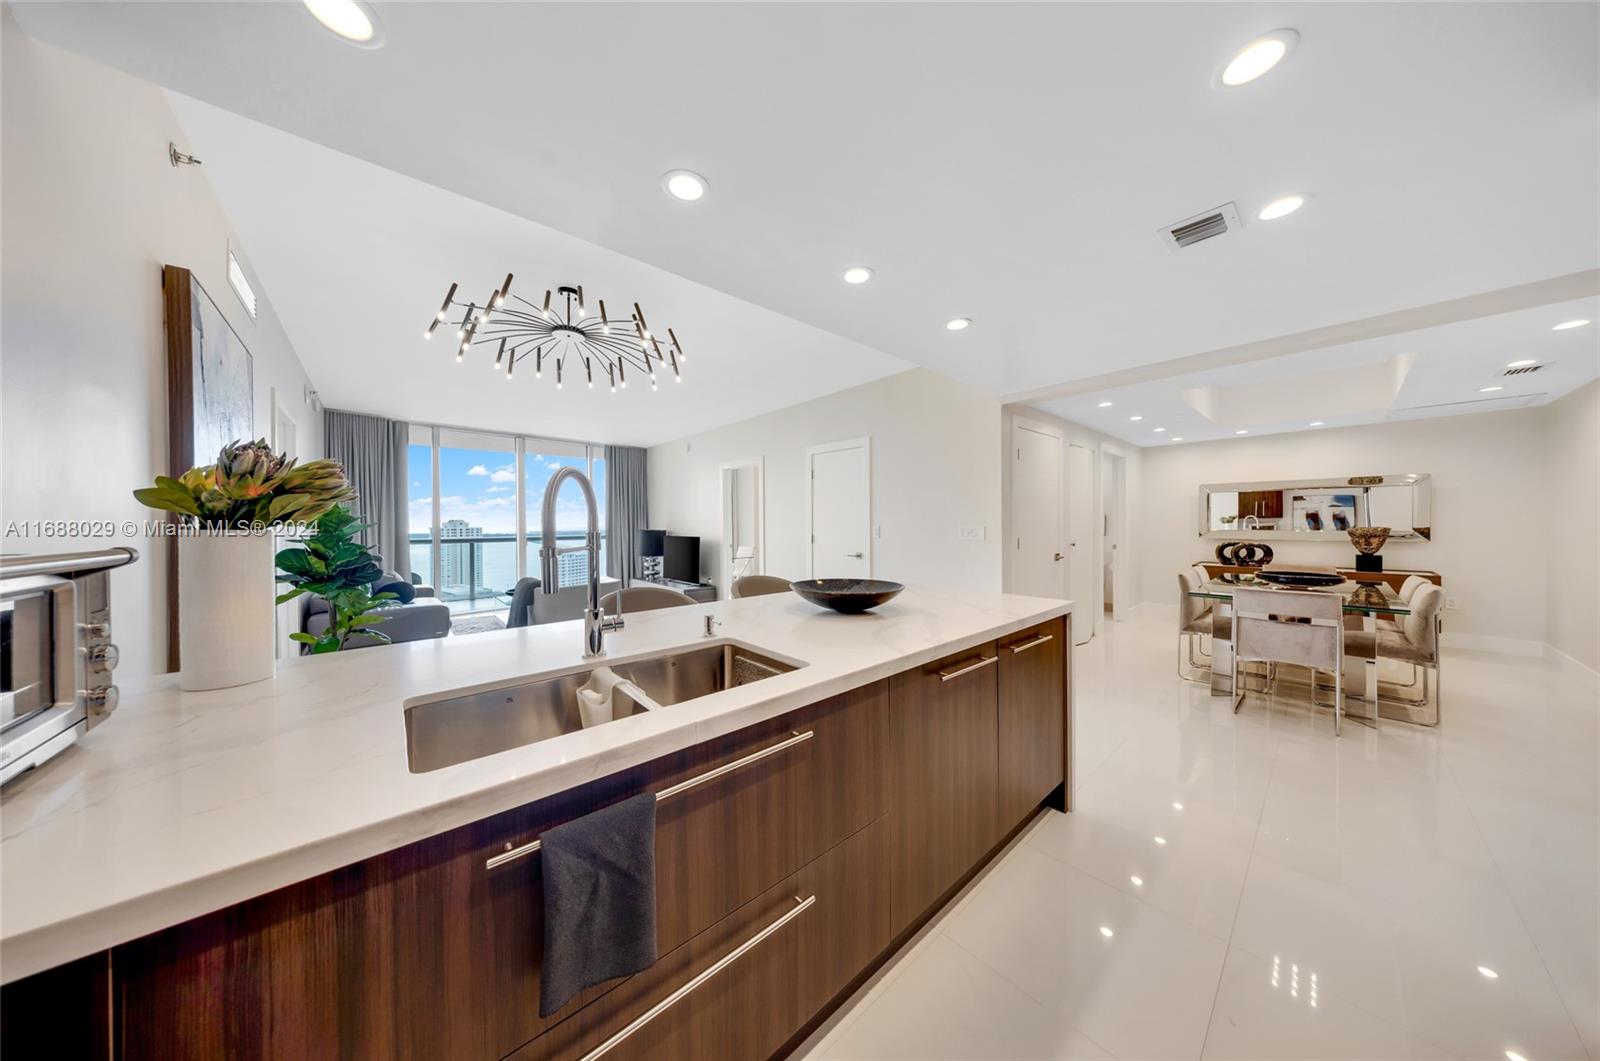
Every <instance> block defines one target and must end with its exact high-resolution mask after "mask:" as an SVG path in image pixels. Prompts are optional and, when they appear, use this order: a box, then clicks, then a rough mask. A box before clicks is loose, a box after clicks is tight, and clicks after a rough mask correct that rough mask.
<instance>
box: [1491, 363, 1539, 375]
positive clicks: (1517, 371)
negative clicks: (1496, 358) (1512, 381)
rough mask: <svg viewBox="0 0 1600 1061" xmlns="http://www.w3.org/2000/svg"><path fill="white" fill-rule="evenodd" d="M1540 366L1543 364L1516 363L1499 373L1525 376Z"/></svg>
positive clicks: (1537, 369)
mask: <svg viewBox="0 0 1600 1061" xmlns="http://www.w3.org/2000/svg"><path fill="white" fill-rule="evenodd" d="M1541 368H1544V366H1543V365H1518V366H1517V367H1516V368H1508V369H1506V370H1505V371H1504V372H1502V373H1500V374H1501V375H1502V376H1526V375H1527V374H1528V373H1530V372H1537V371H1539V370H1540V369H1541Z"/></svg>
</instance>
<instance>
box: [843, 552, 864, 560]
mask: <svg viewBox="0 0 1600 1061" xmlns="http://www.w3.org/2000/svg"><path fill="white" fill-rule="evenodd" d="M844 555H845V556H848V557H849V558H850V559H852V560H861V559H863V558H865V557H866V555H867V554H866V553H845V554H844Z"/></svg>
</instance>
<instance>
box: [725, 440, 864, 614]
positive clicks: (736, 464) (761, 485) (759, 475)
mask: <svg viewBox="0 0 1600 1061" xmlns="http://www.w3.org/2000/svg"><path fill="white" fill-rule="evenodd" d="M741 468H754V469H755V470H756V504H755V512H756V556H757V557H758V559H759V564H758V567H759V568H760V570H758V571H756V572H755V574H759V575H764V574H766V572H767V459H766V458H765V457H746V458H745V459H744V460H735V461H725V462H723V463H722V464H720V465H718V466H717V507H718V508H719V509H720V510H721V511H720V512H719V513H718V515H719V518H720V519H721V521H722V546H721V547H722V548H723V549H729V547H730V546H731V544H732V543H731V542H730V541H729V540H728V537H729V535H728V529H729V528H728V510H727V501H728V473H729V472H732V471H738V470H739V469H741ZM869 472H870V466H869ZM807 496H808V497H809V496H810V491H807ZM718 559H719V566H721V567H722V570H721V571H720V572H719V575H720V576H721V581H722V582H723V583H724V585H723V586H722V593H723V596H724V599H726V598H728V597H731V596H733V554H732V552H731V550H730V551H729V553H728V555H727V556H723V557H719V558H718ZM721 561H726V563H725V564H722V563H721Z"/></svg>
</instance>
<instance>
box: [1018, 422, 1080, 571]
mask: <svg viewBox="0 0 1600 1061" xmlns="http://www.w3.org/2000/svg"><path fill="white" fill-rule="evenodd" d="M1018 431H1032V432H1033V433H1034V434H1036V435H1045V436H1047V437H1049V438H1053V439H1055V440H1056V451H1057V452H1056V548H1055V551H1056V552H1057V553H1059V554H1061V556H1062V557H1063V561H1061V562H1058V567H1057V570H1056V586H1055V589H1056V596H1057V597H1064V596H1066V589H1067V571H1066V568H1065V567H1064V566H1059V563H1064V561H1065V558H1066V555H1067V551H1066V549H1065V548H1064V546H1065V545H1066V541H1067V437H1066V434H1065V433H1064V432H1062V430H1061V429H1060V428H1059V427H1056V426H1055V425H1054V424H1050V423H1046V422H1045V421H1043V420H1034V419H1030V418H1029V417H1026V416H1023V415H1021V414H1018V413H1013V414H1012V416H1011V438H1010V439H1009V440H1008V442H1009V445H1007V447H1006V451H1007V452H1006V469H1007V475H1008V478H1007V480H1006V481H1007V482H1008V483H1009V485H1010V488H1011V505H1010V511H1009V512H1007V513H1006V515H1007V516H1008V517H1009V518H1010V526H1009V527H1008V528H1007V529H1008V530H1010V531H1011V532H1012V533H1011V534H1010V535H1008V537H1009V538H1014V537H1016V528H1017V523H1018V520H1017V504H1018V499H1019V498H1020V497H1021V496H1022V492H1021V491H1020V490H1018V489H1017V476H1016V470H1017V463H1016V462H1017V451H1018V446H1017V432H1018ZM1009 552H1011V554H1012V562H1011V563H1008V564H1006V565H1005V571H1006V583H1007V584H1006V592H1008V593H1015V592H1016V577H1017V565H1016V563H1015V559H1016V549H1015V547H1013V548H1012V549H1011V550H1009Z"/></svg>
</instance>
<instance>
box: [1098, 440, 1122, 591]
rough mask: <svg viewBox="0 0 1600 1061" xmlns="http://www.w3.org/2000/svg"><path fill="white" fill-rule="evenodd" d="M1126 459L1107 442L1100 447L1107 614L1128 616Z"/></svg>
mask: <svg viewBox="0 0 1600 1061" xmlns="http://www.w3.org/2000/svg"><path fill="white" fill-rule="evenodd" d="M1127 468H1128V462H1127V458H1126V457H1124V456H1122V454H1120V453H1114V452H1112V451H1110V450H1109V449H1107V448H1106V447H1105V446H1104V445H1102V446H1101V450H1100V483H1101V520H1102V521H1103V523H1104V525H1105V540H1104V543H1103V549H1102V555H1103V560H1104V565H1105V571H1106V579H1105V582H1106V606H1105V617H1106V618H1108V619H1112V620H1117V621H1120V620H1122V619H1125V618H1127V617H1128V592H1129V590H1128V542H1127V539H1128V513H1127V510H1128V486H1127Z"/></svg>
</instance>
